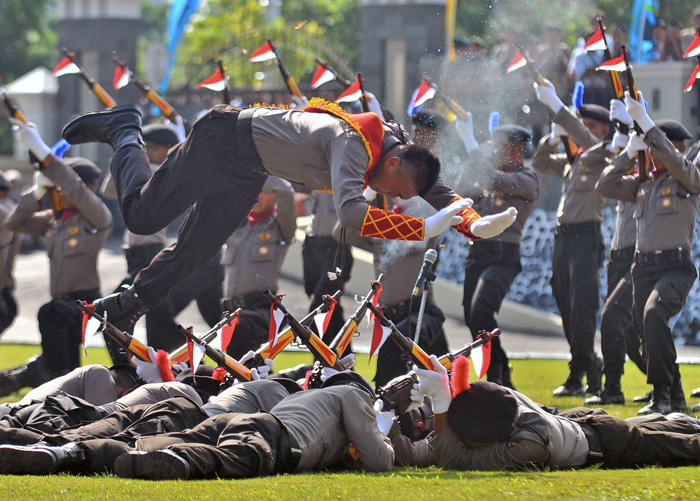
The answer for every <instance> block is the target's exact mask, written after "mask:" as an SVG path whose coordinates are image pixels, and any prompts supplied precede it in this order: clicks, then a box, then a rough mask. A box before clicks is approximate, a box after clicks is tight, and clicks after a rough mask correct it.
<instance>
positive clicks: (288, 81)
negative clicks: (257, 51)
mask: <svg viewBox="0 0 700 501" xmlns="http://www.w3.org/2000/svg"><path fill="white" fill-rule="evenodd" d="M267 43H269V44H270V48H271V49H272V52H274V53H275V58H276V59H277V67H278V68H279V69H280V73H282V79H283V80H284V83H285V85H286V86H287V90H289V93H290V94H291V95H292V96H296V97H297V98H299V99H301V100H302V101H303V100H304V95H303V94H302V93H301V91H300V90H299V87H297V84H296V82H295V81H294V79H293V78H292V75H290V74H289V71H287V67H286V66H285V65H284V63H283V62H282V59H280V55H279V54H278V53H277V47H276V46H275V44H274V43H272V40H270V39H268V40H267Z"/></svg>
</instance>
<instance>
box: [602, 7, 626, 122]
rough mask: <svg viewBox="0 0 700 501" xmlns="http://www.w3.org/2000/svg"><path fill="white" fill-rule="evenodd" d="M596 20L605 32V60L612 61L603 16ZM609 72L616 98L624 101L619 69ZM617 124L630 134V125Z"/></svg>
mask: <svg viewBox="0 0 700 501" xmlns="http://www.w3.org/2000/svg"><path fill="white" fill-rule="evenodd" d="M596 20H597V21H598V26H599V27H600V31H601V32H602V33H603V42H604V43H605V50H604V54H605V60H606V61H610V60H611V59H612V54H611V53H610V48H609V47H608V39H607V38H605V27H604V26H603V18H602V17H600V16H597V17H596ZM607 73H609V74H610V85H612V88H613V93H614V94H615V99H619V100H620V101H624V99H625V91H624V90H623V89H622V82H621V81H620V75H619V74H618V73H617V71H608V72H607ZM615 123H616V125H617V130H619V131H620V134H625V135H627V134H629V132H630V131H629V126H628V125H627V124H623V123H620V122H617V121H616V122H615Z"/></svg>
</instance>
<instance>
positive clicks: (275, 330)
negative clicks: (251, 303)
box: [268, 304, 284, 346]
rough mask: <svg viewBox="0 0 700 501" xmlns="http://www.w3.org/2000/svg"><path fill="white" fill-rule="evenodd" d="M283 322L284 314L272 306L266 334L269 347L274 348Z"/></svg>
mask: <svg viewBox="0 0 700 501" xmlns="http://www.w3.org/2000/svg"><path fill="white" fill-rule="evenodd" d="M283 321H284V313H282V312H281V311H280V310H279V309H277V308H276V307H275V305H274V304H273V305H272V306H271V308H270V331H269V332H268V336H269V338H270V339H269V342H270V346H275V345H276V344H277V339H278V338H279V335H280V328H281V327H282V322H283Z"/></svg>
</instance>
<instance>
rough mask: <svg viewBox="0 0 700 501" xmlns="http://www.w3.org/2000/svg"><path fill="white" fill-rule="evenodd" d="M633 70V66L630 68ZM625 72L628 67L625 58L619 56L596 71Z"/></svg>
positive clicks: (609, 60)
mask: <svg viewBox="0 0 700 501" xmlns="http://www.w3.org/2000/svg"><path fill="white" fill-rule="evenodd" d="M630 68H631V66H630ZM599 70H603V71H625V70H627V65H626V64H625V56H618V57H614V58H612V59H608V60H607V61H605V62H604V63H603V64H601V65H600V66H598V67H597V68H596V71H599Z"/></svg>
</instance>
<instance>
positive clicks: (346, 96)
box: [335, 82, 362, 103]
mask: <svg viewBox="0 0 700 501" xmlns="http://www.w3.org/2000/svg"><path fill="white" fill-rule="evenodd" d="M361 97H362V91H361V90H360V82H355V83H354V84H352V85H351V86H350V87H348V88H347V89H345V92H343V93H342V94H341V95H339V96H338V99H336V100H335V102H336V103H352V102H353V101H357V100H358V99H360V98H361Z"/></svg>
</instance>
